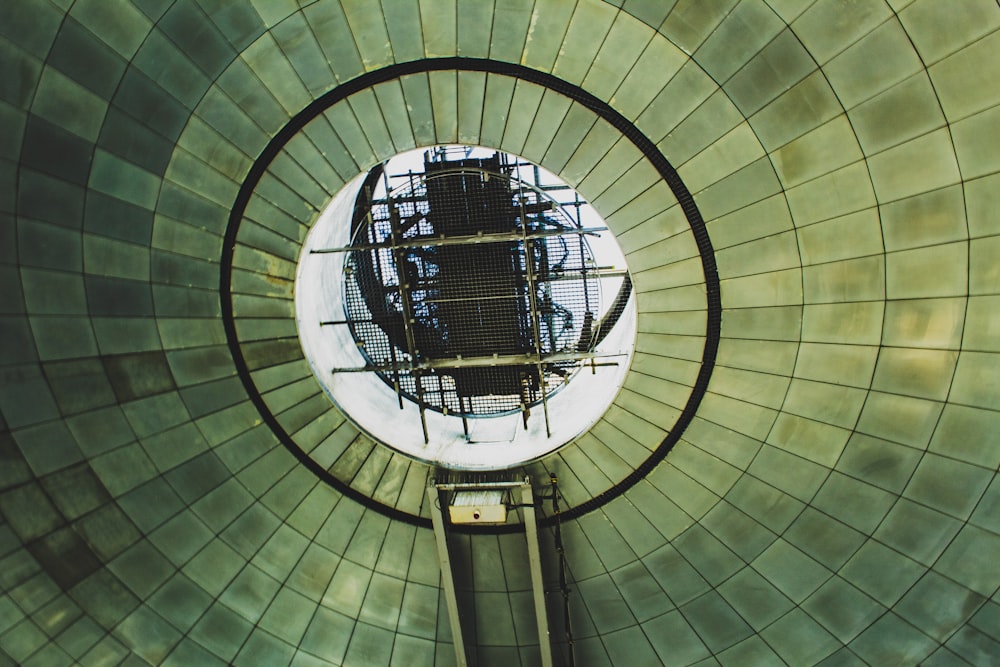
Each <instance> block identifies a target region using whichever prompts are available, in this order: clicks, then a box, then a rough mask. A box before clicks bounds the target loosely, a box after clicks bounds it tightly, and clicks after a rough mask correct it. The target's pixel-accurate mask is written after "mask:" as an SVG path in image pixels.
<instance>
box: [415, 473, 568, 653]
mask: <svg viewBox="0 0 1000 667" xmlns="http://www.w3.org/2000/svg"><path fill="white" fill-rule="evenodd" d="M528 492H529V493H530V492H531V487H530V486H529V487H528ZM427 501H428V502H429V503H430V510H431V523H432V524H433V525H434V539H435V540H436V541H437V552H438V560H439V561H440V563H441V582H442V584H443V585H444V598H445V604H446V605H447V607H448V620H449V622H450V623H451V641H452V643H453V644H454V646H455V663H456V665H457V666H458V667H468V664H469V661H468V657H467V656H466V654H465V640H464V639H463V638H462V619H461V618H460V617H459V615H458V596H457V595H456V593H455V577H454V575H453V574H452V569H451V557H450V556H449V554H448V538H447V537H446V535H445V531H444V515H443V514H442V513H441V493H440V491H438V488H437V487H436V486H435V485H434V484H433V482H432V483H431V485H430V486H428V487H427ZM531 518H532V522H534V518H535V515H534V510H532V514H531ZM528 546H529V550H530V547H531V542H530V540H529V542H528ZM537 551H538V540H537V537H536V539H535V552H536V553H537ZM529 553H530V551H529ZM540 573H541V570H540V569H539V574H540ZM532 582H534V572H533V571H532ZM543 610H544V608H543ZM550 655H551V652H550ZM542 664H543V665H546V664H547V665H551V664H552V662H551V659H550V661H549V662H548V663H545V662H544V658H543V663H542Z"/></svg>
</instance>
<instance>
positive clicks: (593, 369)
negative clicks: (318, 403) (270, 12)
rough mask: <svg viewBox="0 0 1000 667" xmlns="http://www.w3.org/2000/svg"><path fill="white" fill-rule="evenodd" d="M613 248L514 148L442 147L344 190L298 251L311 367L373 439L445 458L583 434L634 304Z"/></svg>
mask: <svg viewBox="0 0 1000 667" xmlns="http://www.w3.org/2000/svg"><path fill="white" fill-rule="evenodd" d="M631 295H632V285H631V281H630V279H629V276H628V273H627V271H626V269H625V262H624V258H623V256H622V253H621V251H620V249H619V248H618V246H617V243H615V241H614V239H613V238H612V237H611V234H610V232H608V231H607V230H606V228H605V227H604V224H603V221H602V220H601V219H600V218H599V217H598V216H597V214H596V213H595V212H594V211H593V209H592V208H591V207H590V206H589V205H588V204H587V203H586V202H584V201H582V200H581V198H580V197H579V195H578V194H577V193H576V192H575V191H574V190H573V189H572V188H570V187H569V186H568V185H566V184H565V183H563V182H561V181H559V180H558V179H557V178H556V177H554V176H553V175H551V174H549V173H547V172H546V171H545V170H543V169H541V168H540V167H538V166H537V165H534V164H532V163H529V162H527V161H525V160H523V159H521V158H518V157H515V156H512V155H508V154H504V153H499V152H496V151H492V150H487V149H483V148H474V147H468V146H441V147H437V148H434V149H430V150H418V151H412V152H410V153H404V154H401V155H398V156H396V157H395V158H393V159H392V160H389V161H388V162H387V163H385V164H382V165H379V166H377V167H376V168H375V169H373V170H371V171H370V172H369V173H368V174H366V175H362V176H359V177H358V178H357V179H355V180H354V181H353V182H352V183H350V184H348V186H346V187H345V188H344V189H343V190H342V191H341V193H340V194H339V195H338V196H337V197H336V198H335V199H334V201H333V202H332V203H331V204H330V205H329V206H328V207H327V209H326V210H325V211H324V212H323V214H322V216H321V218H320V220H319V221H318V222H317V224H316V225H315V226H314V227H313V229H312V231H311V232H310V234H309V237H308V239H307V241H306V244H305V246H304V248H303V253H302V255H301V258H300V262H299V268H298V272H297V276H296V289H295V301H296V316H297V321H298V326H299V332H300V338H301V340H302V345H303V349H304V352H305V355H306V358H307V359H308V360H309V362H310V364H311V366H312V370H313V372H314V374H315V375H316V377H317V378H318V380H319V381H320V383H321V384H322V386H323V387H324V389H325V390H326V392H327V394H328V395H329V396H330V398H331V399H332V400H333V401H334V402H335V403H336V404H337V405H338V407H340V408H341V410H342V411H343V412H344V413H345V414H346V415H348V416H349V418H350V419H351V420H352V421H353V422H354V423H355V424H356V425H357V426H358V427H359V428H361V429H362V430H363V431H365V432H367V433H368V434H369V435H370V436H371V437H372V438H374V439H375V440H377V441H379V442H381V443H383V444H385V445H388V446H389V447H392V448H394V449H396V450H398V451H400V452H403V453H405V454H407V455H409V456H412V457H414V458H417V459H420V460H423V461H427V462H430V463H433V464H435V465H441V466H444V467H450V468H459V469H500V468H507V467H511V466H514V465H517V464H519V463H523V462H525V461H529V460H533V459H536V458H538V457H540V456H542V455H544V454H546V453H548V452H551V451H553V450H554V449H556V448H558V447H560V446H561V445H563V444H565V443H567V442H569V441H570V440H572V439H573V438H575V437H577V436H578V435H580V434H581V433H583V432H585V431H586V430H587V429H589V428H590V427H591V426H592V425H593V424H594V423H595V422H596V421H597V420H598V419H599V418H600V417H601V415H602V414H603V413H604V411H605V410H606V409H607V407H608V405H609V404H610V403H611V401H612V400H613V399H614V396H615V395H616V394H617V392H618V390H619V388H620V387H621V383H622V381H623V379H624V375H625V372H626V370H627V367H628V364H629V361H630V358H631V350H632V347H633V342H634V337H635V311H634V298H632V296H631Z"/></svg>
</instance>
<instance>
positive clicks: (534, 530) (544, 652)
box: [521, 481, 552, 667]
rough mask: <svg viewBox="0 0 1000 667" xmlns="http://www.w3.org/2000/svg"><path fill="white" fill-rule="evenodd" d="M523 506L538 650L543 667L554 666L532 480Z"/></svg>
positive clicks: (524, 492) (525, 487) (523, 495)
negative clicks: (536, 624)
mask: <svg viewBox="0 0 1000 667" xmlns="http://www.w3.org/2000/svg"><path fill="white" fill-rule="evenodd" d="M521 507H522V508H523V509H524V527H525V531H524V536H525V538H526V539H527V541H528V567H529V569H530V571H531V592H532V594H533V597H534V599H535V619H536V621H537V623H538V650H539V652H540V653H541V656H542V667H552V642H551V640H550V638H549V617H548V614H547V613H546V611H545V584H544V582H543V581H542V554H541V550H540V549H539V546H538V524H537V522H536V521H535V495H534V493H533V492H532V490H531V482H530V481H526V482H525V484H524V485H523V486H522V487H521Z"/></svg>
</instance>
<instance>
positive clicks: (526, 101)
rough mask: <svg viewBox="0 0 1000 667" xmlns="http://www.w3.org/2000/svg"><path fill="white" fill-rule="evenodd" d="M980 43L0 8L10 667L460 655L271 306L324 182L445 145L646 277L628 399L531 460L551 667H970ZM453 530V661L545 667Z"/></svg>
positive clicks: (947, 16) (414, 473)
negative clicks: (573, 221) (456, 602)
mask: <svg viewBox="0 0 1000 667" xmlns="http://www.w3.org/2000/svg"><path fill="white" fill-rule="evenodd" d="M618 4H620V5H621V7H619V6H616V5H618ZM299 5H301V7H300V6H299ZM998 28H1000V7H998V6H997V4H996V2H992V1H990V2H987V1H985V0H982V1H978V2H977V1H973V0H967V1H963V2H962V3H959V4H958V6H957V7H956V5H953V4H950V3H942V2H936V1H935V0H917V1H915V2H905V1H903V0H897V1H892V2H888V3H884V2H879V1H876V0H864V1H863V2H857V3H854V2H844V1H840V0H817V1H816V2H811V1H808V0H805V1H794V0H766V1H765V0H746V1H740V2H732V1H727V2H718V3H705V2H701V1H698V0H690V1H685V0H681V1H680V2H676V3H674V2H640V1H635V0H625V2H618V3H611V2H600V1H598V0H579V1H578V2H567V1H563V0H535V2H530V1H528V0H523V1H522V0H511V1H509V2H508V1H507V0H503V1H500V0H498V1H497V2H490V1H485V2H483V1H479V0H450V1H448V0H440V1H438V0H422V1H418V0H399V1H398V2H397V1H395V0H392V1H390V0H383V2H382V3H381V4H379V3H376V2H368V1H362V0H340V1H339V2H331V1H327V0H317V1H316V2H299V3H297V4H296V3H292V2H290V1H287V2H279V1H278V0H275V1H274V2H271V1H264V0H253V1H249V0H248V1H246V2H223V1H221V0H177V1H176V2H150V1H144V0H143V1H140V0H136V1H135V2H134V3H130V2H127V1H125V0H121V1H120V2H104V1H103V0H76V2H65V1H60V2H49V1H48V0H17V1H16V2H8V3H5V4H3V6H2V7H0V61H2V62H3V64H4V72H5V75H4V77H3V79H2V81H0V114H2V118H3V121H4V126H5V130H4V134H3V141H2V142H0V186H2V188H3V190H2V195H0V216H2V217H0V233H2V236H0V262H2V264H0V276H2V278H3V280H4V289H3V292H2V294H3V296H2V299H0V308H2V309H0V331H2V335H3V343H4V344H3V347H2V348H0V364H2V369H0V372H2V378H3V379H2V382H0V417H2V421H0V515H2V519H3V523H2V524H0V593H2V597H0V664H2V663H3V662H4V661H6V662H8V663H10V664H25V665H58V664H77V663H79V664H88V665H89V664H95V665H97V664H101V665H105V664H107V665H116V664H136V665H138V664H147V663H148V664H178V665H191V664H230V663H233V664H268V665H271V664H275V665H278V664H294V665H324V664H334V665H339V664H348V665H390V664H407V665H411V664H452V663H453V662H454V660H455V654H454V652H453V651H452V642H451V630H450V627H449V622H448V613H447V611H446V609H445V600H444V595H443V594H442V592H441V581H440V573H439V569H438V553H437V548H436V546H435V542H434V535H433V533H432V531H431V530H430V529H429V527H428V523H429V522H428V512H429V508H428V507H427V503H426V497H427V496H426V494H425V487H426V485H427V483H428V479H429V478H430V477H432V476H433V474H434V471H433V470H431V469H430V468H429V467H428V466H427V465H425V464H422V463H418V462H416V461H412V460H410V459H408V458H407V457H405V456H402V455H399V454H396V453H394V452H393V451H392V450H390V449H388V448H385V447H383V446H382V445H380V444H379V443H375V442H373V441H372V440H370V439H369V438H367V437H366V436H364V435H363V434H360V433H359V432H358V431H357V429H355V428H354V427H353V425H352V424H351V423H350V422H349V421H347V420H346V419H345V417H344V416H343V415H342V414H341V413H340V412H339V411H338V410H337V409H336V407H335V406H334V405H333V404H332V403H331V402H330V400H329V399H328V398H327V396H326V394H325V393H324V392H323V390H322V388H321V387H320V385H319V384H318V383H317V382H316V380H315V379H314V377H313V375H312V371H311V370H310V367H309V364H308V363H307V362H306V360H305V359H304V358H303V356H302V351H301V347H300V345H299V341H298V337H297V331H296V323H295V307H294V295H293V289H292V288H293V285H294V280H295V272H296V262H297V260H298V257H299V252H300V250H301V247H302V244H303V243H304V242H305V238H306V235H307V234H308V232H309V230H310V228H311V226H312V225H313V224H314V223H315V222H316V219H317V217H318V215H319V213H320V211H322V210H323V209H324V207H325V206H326V205H327V204H328V203H329V201H330V200H331V198H332V197H333V196H334V195H335V194H336V193H337V192H338V191H339V190H340V189H341V188H342V187H343V186H344V185H345V184H347V183H349V182H351V181H352V180H353V179H355V178H356V177H357V176H359V175H361V174H365V173H367V172H368V170H370V169H371V168H372V167H373V166H374V165H376V164H378V163H379V162H382V161H384V160H386V159H387V158H389V157H391V156H392V155H395V154H397V153H400V152H403V151H406V150H410V149H413V148H418V147H424V146H431V145H436V144H444V143H466V144H472V145H483V146H487V147H491V148H497V149H500V150H503V151H507V152H510V153H513V154H517V155H522V156H524V157H526V158H528V159H530V160H532V161H534V162H536V163H537V164H539V165H541V166H543V167H545V168H546V169H548V170H550V171H552V172H553V173H555V174H558V175H559V176H560V177H561V178H563V179H564V180H565V181H566V182H568V183H570V184H571V185H572V186H573V187H575V188H576V189H577V190H578V191H579V192H580V193H581V194H582V195H583V196H584V197H585V198H586V199H587V200H588V201H590V202H592V203H593V205H594V207H595V208H596V209H597V210H598V212H599V213H600V214H601V215H602V216H603V217H604V218H605V219H606V220H607V224H608V226H609V228H611V230H612V231H613V232H614V233H615V235H616V237H617V239H618V241H619V243H620V244H621V246H622V248H623V250H624V252H625V254H626V258H627V261H628V265H629V270H630V272H631V275H632V278H633V281H634V285H635V289H636V293H637V310H638V335H637V339H636V351H635V356H634V359H633V361H632V364H631V367H630V368H629V370H628V373H627V375H626V377H625V383H624V388H623V389H622V391H621V392H620V393H619V395H618V397H617V398H616V399H615V401H614V403H613V405H612V406H611V408H610V409H609V410H608V411H607V412H606V413H605V414H604V415H603V417H601V418H600V420H599V421H598V422H597V423H596V424H595V426H594V427H593V428H592V429H591V430H590V431H589V432H588V433H587V434H585V435H584V436H582V437H580V438H579V439H578V440H577V441H575V442H574V443H573V444H572V445H570V446H569V447H567V448H565V449H563V450H560V451H558V452H556V453H553V454H550V455H547V456H546V457H543V458H542V459H540V460H538V461H536V462H534V463H532V464H530V465H528V466H526V467H525V470H524V472H526V473H527V474H529V475H530V476H531V477H532V479H533V480H534V481H535V483H536V487H537V488H538V491H539V493H547V489H543V488H542V487H544V486H547V484H548V480H549V476H550V475H552V474H554V475H556V476H557V478H558V480H559V489H560V491H561V493H562V495H563V500H564V501H565V502H564V504H563V509H564V510H566V512H565V515H564V516H562V517H560V518H561V519H562V520H561V521H559V525H558V528H559V531H560V534H561V540H562V542H563V545H564V546H565V558H566V568H567V569H566V573H567V576H568V578H569V580H570V588H571V593H570V596H569V604H568V608H567V609H564V607H563V602H562V599H561V596H560V595H558V594H555V593H553V594H551V595H549V601H548V608H549V620H550V623H551V624H552V627H553V632H552V641H553V644H554V651H555V654H556V664H569V661H570V658H569V656H570V649H571V648H572V655H573V657H574V658H575V661H576V663H577V664H581V665H584V664H587V665H591V664H593V665H602V664H629V663H631V664H657V663H658V662H662V663H665V664H696V663H702V664H723V665H727V664H747V663H751V662H760V663H765V664H780V663H782V662H784V663H786V664H790V665H800V664H818V663H821V662H824V663H825V664H829V665H833V664H873V665H881V664H896V663H899V664H913V663H917V662H921V661H926V662H927V664H932V663H935V662H941V663H949V664H950V663H953V662H961V661H966V662H969V663H972V664H984V663H987V662H990V661H991V660H996V656H997V655H1000V644H998V642H1000V608H998V606H997V602H996V594H997V587H998V585H1000V571H998V570H997V568H996V567H995V565H994V563H993V561H994V560H995V554H996V553H998V551H1000V518H998V517H1000V483H997V482H996V480H995V476H996V471H997V467H998V464H1000V445H998V439H997V436H996V432H997V431H998V427H1000V415H998V413H997V409H998V408H1000V380H998V379H997V378H1000V342H998V341H1000V316H998V315H997V314H996V313H998V312H1000V300H998V299H1000V298H998V296H997V294H998V293H1000V270H998V268H997V267H998V266H1000V263H998V261H997V260H998V257H1000V243H998V242H997V239H998V238H1000V236H998V234H1000V223H998V222H997V219H998V218H997V214H996V211H997V209H998V206H1000V196H998V195H997V194H996V193H997V192H1000V179H998V177H997V172H998V171H1000V157H998V156H1000V114H998V112H997V109H998V108H1000V107H998V106H997V105H998V102H1000V89H998V88H997V86H996V85H995V81H996V80H997V78H998V76H1000V72H998V71H997V70H998V68H1000V31H998V30H997V29H998ZM303 118H305V119H306V120H305V121H303V120H302V119H303ZM539 511H540V513H541V516H542V526H543V529H542V531H541V546H542V560H543V566H544V570H545V573H546V576H547V578H548V579H549V580H550V581H552V582H555V581H556V580H557V579H558V562H559V555H558V553H557V550H556V547H555V542H554V539H553V533H554V528H555V527H556V518H557V517H556V515H555V513H554V512H553V511H552V508H551V504H550V503H549V502H548V501H546V502H545V503H543V506H542V507H540V508H539ZM450 539H451V541H452V542H451V547H452V553H453V556H454V558H455V564H454V570H455V576H456V583H457V585H458V588H459V598H460V602H461V606H462V608H463V609H465V610H467V611H468V617H467V622H468V629H467V635H466V637H465V642H466V645H467V646H469V647H470V662H471V663H472V664H478V665H484V666H485V665H511V664H523V665H534V664H537V663H538V661H539V654H538V651H539V649H538V644H539V641H538V637H537V633H536V630H535V625H534V621H533V618H532V617H531V604H532V587H531V582H530V580H529V577H528V574H527V568H526V567H525V563H526V562H527V558H528V555H527V551H526V547H525V541H524V536H523V535H522V534H519V533H518V532H517V531H506V532H505V531H492V532H491V531H479V532H472V533H469V532H466V533H462V532H459V533H455V534H453V535H452V536H451V538H450ZM990 554H994V555H993V556H991V555H990ZM553 586H555V584H554V583H553ZM567 617H568V618H569V628H568V629H569V630H570V631H571V634H572V639H573V641H572V645H571V646H570V645H569V644H568V643H567V641H566V636H567V632H566V631H567V623H566V619H567Z"/></svg>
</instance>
